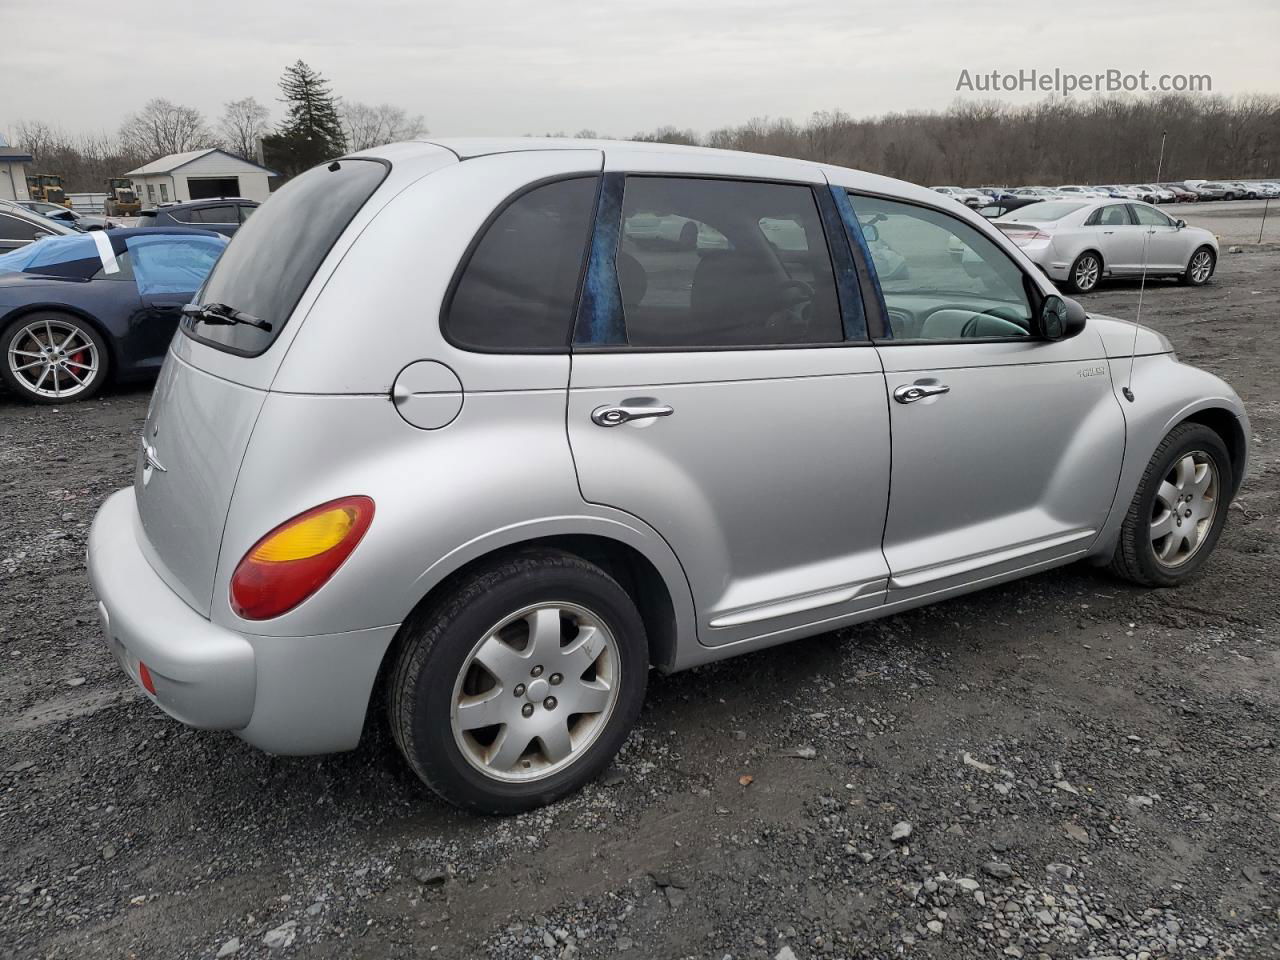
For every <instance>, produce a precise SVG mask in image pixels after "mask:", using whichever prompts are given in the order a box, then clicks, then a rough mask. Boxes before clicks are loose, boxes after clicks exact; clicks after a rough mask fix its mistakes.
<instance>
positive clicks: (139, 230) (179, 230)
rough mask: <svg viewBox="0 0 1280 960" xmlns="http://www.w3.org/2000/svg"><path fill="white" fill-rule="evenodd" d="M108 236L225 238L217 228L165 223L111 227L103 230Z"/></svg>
mask: <svg viewBox="0 0 1280 960" xmlns="http://www.w3.org/2000/svg"><path fill="white" fill-rule="evenodd" d="M102 232H103V233H105V234H106V235H107V236H109V237H125V238H128V237H163V236H166V235H170V234H172V235H174V236H196V237H217V238H218V239H219V240H225V239H227V238H226V237H225V236H223V235H222V234H220V233H218V231H217V230H201V229H199V228H197V227H171V226H168V225H165V226H163V227H112V228H111V229H110V230H103V231H102Z"/></svg>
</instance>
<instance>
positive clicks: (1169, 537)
mask: <svg viewBox="0 0 1280 960" xmlns="http://www.w3.org/2000/svg"><path fill="white" fill-rule="evenodd" d="M1234 484H1235V474H1234V472H1233V470H1232V466H1231V457H1230V455H1229V454H1228V453H1227V448H1226V445H1225V444H1224V443H1223V442H1222V438H1221V437H1220V436H1219V435H1218V434H1217V433H1215V432H1214V431H1213V430H1211V429H1210V428H1208V427H1206V426H1204V425H1203V424H1200V423H1182V424H1179V425H1178V426H1176V427H1174V428H1173V429H1172V430H1170V431H1169V434H1168V436H1166V437H1165V438H1164V440H1162V441H1161V442H1160V446H1158V447H1157V448H1156V452H1155V453H1154V454H1152V456H1151V461H1150V463H1148V464H1147V469H1146V471H1145V472H1144V473H1143V475H1142V480H1141V481H1140V482H1139V483H1138V489H1137V491H1136V492H1135V493H1134V495H1133V502H1132V503H1131V504H1130V505H1129V512H1128V513H1127V514H1126V515H1125V518H1124V523H1123V524H1122V525H1121V528H1120V540H1119V542H1118V543H1117V544H1116V550H1115V554H1114V555H1113V556H1112V558H1111V570H1112V572H1113V573H1114V574H1116V575H1117V576H1119V577H1122V578H1123V579H1125V580H1129V581H1131V582H1133V583H1137V584H1141V585H1143V586H1147V587H1173V586H1177V585H1178V584H1180V583H1183V582H1185V581H1186V580H1189V579H1191V577H1193V576H1195V574H1196V573H1197V572H1199V570H1200V568H1201V567H1202V566H1203V565H1204V563H1205V561H1206V560H1208V558H1209V555H1210V554H1211V553H1212V552H1213V548H1214V546H1216V545H1217V542H1218V537H1219V536H1220V535H1221V534H1222V528H1223V526H1224V525H1225V524H1226V522H1227V508H1228V507H1229V505H1230V502H1231V491H1232V490H1234V489H1235V486H1234ZM1166 530H1167V532H1166ZM1192 540H1194V543H1192V542H1191V541H1192Z"/></svg>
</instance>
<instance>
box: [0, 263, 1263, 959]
mask: <svg viewBox="0 0 1280 960" xmlns="http://www.w3.org/2000/svg"><path fill="white" fill-rule="evenodd" d="M1278 266H1280V252H1278V251H1277V250H1276V249H1275V248H1272V249H1270V250H1256V249H1254V250H1252V251H1251V252H1248V253H1244V254H1239V255H1226V254H1224V256H1223V262H1222V264H1221V267H1220V269H1219V272H1218V276H1217V278H1216V280H1215V282H1213V283H1212V284H1211V285H1209V286H1208V287H1206V288H1203V289H1199V290H1187V289H1186V288H1183V287H1178V286H1175V285H1173V284H1172V283H1166V282H1158V283H1154V284H1152V285H1151V286H1150V287H1149V288H1148V291H1147V299H1146V307H1145V310H1144V317H1145V319H1146V320H1147V321H1148V322H1150V323H1151V324H1152V325H1154V326H1156V327H1158V328H1160V329H1161V330H1163V331H1164V332H1165V333H1166V334H1168V336H1169V337H1170V338H1171V339H1172V340H1173V342H1174V344H1175V346H1176V347H1177V349H1178V352H1179V354H1180V356H1181V357H1182V358H1183V359H1184V360H1187V361H1189V362H1192V363H1195V364H1198V365H1201V366H1203V367H1206V368H1208V369H1209V370H1212V371H1214V372H1216V373H1219V374H1221V375H1223V376H1225V377H1227V378H1228V379H1229V380H1230V381H1231V382H1232V383H1233V384H1234V385H1235V387H1236V388H1237V389H1238V390H1239V392H1240V393H1241V394H1242V396H1243V397H1244V399H1245V401H1246V403H1247V404H1248V405H1249V408H1250V412H1251V414H1252V417H1253V430H1254V434H1255V447H1254V453H1253V462H1252V468H1251V469H1252V474H1251V476H1250V478H1249V481H1248V483H1247V485H1246V487H1245V489H1244V491H1243V495H1242V497H1241V498H1240V500H1239V501H1238V507H1236V508H1233V510H1232V512H1231V518H1230V522H1229V524H1228V526H1227V529H1226V532H1225V534H1224V536H1223V539H1222V542H1221V544H1220V546H1219V548H1218V552H1217V556H1216V557H1215V558H1214V560H1213V562H1212V563H1211V564H1210V565H1209V567H1208V569H1207V572H1206V573H1205V574H1204V576H1203V577H1202V578H1201V579H1200V580H1198V581H1197V582H1195V583H1194V584H1193V585H1190V586H1187V587H1185V588H1183V589H1180V590H1177V591H1157V592H1153V591H1146V590H1139V589H1135V588H1132V587H1129V586H1126V585H1124V584H1121V583H1118V582H1116V581H1114V580H1112V579H1109V578H1108V577H1107V576H1105V575H1103V574H1101V573H1099V572H1096V571H1094V570H1093V569H1091V568H1087V567H1072V568H1067V569H1065V570H1059V571H1055V572H1051V573H1048V574H1045V575H1042V576H1038V577H1035V578H1032V579H1030V580H1026V581H1024V582H1021V583H1017V584H1013V585H1009V586H1004V587H999V588H996V589H992V590H989V591H986V592H984V593H980V594H976V595H973V596H970V597H968V598H965V599H961V600H956V601H951V602H947V603H944V604H941V605H939V606H936V607H933V608H930V609H926V610H921V611H917V612H914V613H910V614H905V615H902V616H898V617H894V618H892V619H889V620H885V621H882V622H880V623H877V624H872V625H869V626H864V627H859V628H855V629H850V630H845V631H841V632H839V633H834V634H828V635H825V636H822V637H818V638H816V639H813V640H810V641H806V642H802V643H798V644H793V645H791V646H788V647H784V648H780V649H776V650H773V651H769V652H765V653H760V654H756V655H753V656H748V657H745V658H741V659H738V660H734V661H731V662H728V663H724V664H719V665H715V666H713V667H709V668H705V669H701V670H698V671H694V672H691V673H687V674H682V675H678V676H674V677H668V678H658V677H655V678H654V682H653V683H652V685H651V692H650V699H649V703H648V705H647V707H646V709H645V713H644V716H643V719H642V723H641V727H640V729H639V730H638V731H637V733H636V735H635V736H634V737H633V738H632V740H631V741H630V742H629V743H628V746H627V748H626V749H625V751H624V753H623V755H622V756H621V757H620V759H619V762H618V764H617V765H616V767H615V768H614V769H613V770H612V771H611V772H610V773H609V775H608V776H606V777H605V778H604V779H603V780H602V781H601V782H600V783H598V784H596V785H593V786H592V787H590V788H589V789H588V790H586V791H585V792H584V793H583V794H581V795H580V796H578V797H576V798H573V799H571V800H568V801H566V802H564V803H561V804H559V805H558V806H556V807H554V808H552V809H548V810H545V811H542V812H539V813H536V814H531V815H526V816H522V817H518V818H514V819H507V820H495V819H478V818H473V817H470V816H466V815H463V814H460V813H458V812H456V811H454V810H452V809H449V808H447V807H445V806H444V805H442V804H441V803H439V802H437V801H436V800H434V799H433V798H432V797H431V796H430V795H429V794H428V793H427V792H426V790H425V789H424V788H422V787H420V786H419V785H418V784H417V782H416V781H414V780H413V779H412V778H411V777H410V775H409V774H407V773H406V771H405V769H404V767H403V766H402V765H401V763H400V762H399V760H398V757H397V756H396V754H395V753H394V751H393V748H392V747H391V746H390V742H389V738H387V737H385V736H382V735H378V734H375V735H374V736H372V737H370V738H366V741H365V743H364V744H363V745H362V747H361V749H360V750H358V751H357V752H355V753H352V754H348V755H343V756H336V757H327V758H310V759H284V758H273V757H268V756H265V755H263V754H260V753H258V752H256V751H254V750H252V749H250V748H249V747H247V746H245V745H244V744H242V743H241V742H240V741H238V740H237V739H236V738H235V737H233V736H231V735H229V734H218V733H205V732H196V731H191V730H187V729H185V728H183V727H181V726H179V725H178V724H176V723H174V722H172V721H170V720H168V719H167V718H166V717H165V716H163V715H162V714H161V713H160V712H159V711H158V710H156V709H155V708H154V707H152V706H151V705H150V704H149V703H148V702H147V701H146V700H145V699H144V698H143V697H142V696H140V695H139V694H138V693H136V692H135V691H133V690H132V689H131V688H130V686H129V685H128V683H127V682H126V681H125V679H124V677H123V676H122V675H121V673H120V672H119V670H118V669H117V668H116V666H115V664H114V663H113V662H112V661H111V659H110V658H109V656H108V654H107V651H106V649H105V648H104V646H103V644H102V643H101V642H100V641H99V637H98V628H97V621H96V618H95V616H94V612H93V601H92V598H91V595H90V591H89V587H88V584H87V582H86V579H85V575H84V572H83V566H82V561H83V553H84V541H85V535H86V532H87V526H88V523H89V521H90V519H91V518H92V516H93V513H94V510H95V509H96V508H97V506H98V504H99V503H101V501H102V500H103V498H104V497H105V496H106V495H107V494H108V492H110V491H111V490H113V489H115V488H116V487H119V486H121V485H124V484H126V483H127V482H128V481H129V477H130V471H131V466H132V463H133V458H134V450H135V449H136V440H135V434H136V431H137V430H138V428H139V425H140V424H141V422H142V419H143V415H144V413H145V409H146V405H147V393H146V391H145V390H133V391H129V392H119V393H114V394H109V395H108V396H106V397H105V398H103V399H100V400H97V401H94V402H90V403H87V404H82V405H70V406H67V407H64V408H62V409H58V410H53V409H35V408H31V407H24V406H18V405H16V404H14V403H12V402H11V401H9V400H8V399H7V398H3V397H0V503H2V504H3V511H2V512H0V663H2V664H3V667H2V668H0V956H4V957H85V956H104V957H166V958H169V957H213V956H214V955H215V954H216V955H217V956H220V957H225V956H230V955H234V956H236V957H262V956H266V955H271V956H277V957H280V956H283V957H289V956H298V957H320V958H338V957H371V958H373V957H376V958H382V957H410V956H412V957H424V956H433V957H445V958H468V957H496V958H516V957H520V958H530V957H541V958H544V960H552V958H569V957H578V958H595V957H615V956H618V957H623V958H631V957H635V958H649V957H664V958H665V957H699V958H703V957H705V958H712V960H721V958H723V957H725V956H732V957H734V958H739V960H741V958H775V957H777V958H787V957H792V956H794V957H797V958H810V957H827V956H831V957H868V958H870V957H876V958H882V957H890V956H899V955H906V956H917V957H934V958H951V957H963V956H980V957H1027V958H1037V957H1054V958H1060V957H1104V956H1115V957H1128V958H1147V957H1153V958H1158V957H1163V956H1165V955H1171V956H1177V957H1184V956H1186V957H1241V958H1245V957H1247V958H1256V957H1275V956H1280V946H1278V944H1280V852H1278V849H1277V848H1278V846H1280V845H1278V844H1277V840H1278V839H1280V751H1278V750H1277V744H1278V742H1280V732H1278V731H1277V720H1278V719H1280V684H1278V683H1277V680H1276V677H1277V668H1280V638H1278V636H1277V628H1278V627H1280V591H1278V590H1277V576H1276V575H1277V571H1278V569H1280V567H1278V565H1277V558H1278V553H1280V541H1278V540H1277V518H1278V517H1280V402H1278V401H1277V399H1276V396H1275V389H1276V387H1277V384H1278V379H1277V378H1278V374H1280V338H1277V337H1276V336H1275V327H1276V323H1277V321H1278V320H1280V270H1277V267H1278ZM1136 301H1137V287H1136V285H1133V284H1125V285H1110V286H1106V287H1104V288H1103V289H1102V291H1101V292H1100V293H1098V294H1096V295H1094V296H1092V297H1090V298H1088V300H1087V305H1088V306H1089V307H1090V308H1091V309H1094V310H1097V311H1101V312H1107V313H1113V314H1117V315H1119V316H1132V314H1133V310H1134V307H1135V304H1136ZM902 824H909V827H908V826H902ZM895 828H896V834H897V836H898V839H897V840H896V841H895V839H893V837H894V834H895ZM908 830H909V831H910V832H909V835H905V836H904V834H906V833H907V831H908ZM268 943H273V944H277V946H275V947H269V946H268V945H267V944H268Z"/></svg>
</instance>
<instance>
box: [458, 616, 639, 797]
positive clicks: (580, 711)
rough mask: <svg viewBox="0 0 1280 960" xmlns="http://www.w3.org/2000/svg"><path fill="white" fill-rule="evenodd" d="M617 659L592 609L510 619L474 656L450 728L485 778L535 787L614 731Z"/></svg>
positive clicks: (614, 647)
mask: <svg viewBox="0 0 1280 960" xmlns="http://www.w3.org/2000/svg"><path fill="white" fill-rule="evenodd" d="M619 668H620V656H619V651H618V644H617V641H616V640H615V639H614V636H613V634H612V632H610V630H609V628H608V627H607V626H606V625H605V624H604V622H603V621H602V620H601V619H600V618H599V617H598V616H596V615H595V614H594V613H592V612H591V611H590V610H588V609H586V608H585V607H581V606H578V605H576V604H571V603H546V604H538V605H536V606H532V607H526V608H524V609H522V610H519V611H517V612H516V613H513V614H511V615H510V616H509V617H507V618H505V619H504V620H503V621H502V622H500V623H499V624H497V625H496V626H495V627H494V628H493V629H492V630H490V631H488V633H486V634H485V636H484V637H483V638H482V639H481V640H480V642H479V643H477V644H476V645H475V647H474V648H472V650H471V653H470V654H469V655H468V656H467V659H466V660H465V661H464V663H463V666H462V669H461V671H459V674H458V678H457V681H456V682H455V684H454V690H453V699H452V701H451V709H450V723H451V725H452V729H453V736H454V741H455V743H456V744H457V745H458V748H459V750H460V751H461V752H462V755H463V756H464V757H465V758H466V760H467V762H468V763H469V764H470V765H471V766H472V767H474V768H475V769H477V770H479V771H480V772H481V773H482V774H484V775H485V776H486V777H490V778H493V779H496V780H503V781H520V782H528V781H530V780H538V779H542V778H544V777H548V776H550V775H552V774H554V773H556V772H558V771H560V770H562V769H564V768H565V767H567V766H568V765H569V764H571V763H573V762H574V761H575V760H577V759H578V758H579V757H581V756H582V755H583V754H584V753H586V752H587V750H588V749H589V748H590V746H591V745H592V744H593V743H594V742H595V741H596V739H597V738H598V737H599V735H600V734H601V732H602V731H603V730H604V729H605V727H607V726H608V723H609V718H610V715H611V714H612V712H613V708H614V706H615V704H616V703H617V700H618V694H619V690H620V689H621V687H620V684H619V679H620V678H619V675H618V671H619Z"/></svg>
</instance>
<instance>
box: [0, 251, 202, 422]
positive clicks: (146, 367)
mask: <svg viewBox="0 0 1280 960" xmlns="http://www.w3.org/2000/svg"><path fill="white" fill-rule="evenodd" d="M226 245H227V238H226V237H224V236H222V235H221V234H218V233H213V232H212V231H208V230H192V229H184V228H178V227H173V228H168V229H156V228H151V229H143V230H137V229H126V230H104V231H95V232H93V233H82V234H74V235H70V236H58V237H46V238H44V239H41V240H38V241H36V242H34V243H30V244H28V245H26V246H24V247H22V248H20V249H18V250H15V251H13V252H12V253H8V254H5V255H4V256H0V379H3V380H4V383H5V385H6V386H8V388H9V389H10V390H11V391H13V392H14V393H15V394H17V396H18V397H20V398H21V399H24V400H28V401H31V402H33V403H65V402H67V401H70V400H86V399H88V398H89V397H91V396H93V395H94V394H95V393H97V392H98V390H99V389H101V388H102V385H103V384H104V383H106V382H107V380H108V379H109V378H110V379H115V380H128V379H136V378H139V377H144V376H146V375H148V374H153V373H155V371H156V370H157V369H158V368H159V366H160V364H161V362H162V361H163V360H164V355H165V351H166V350H167V349H168V347H169V341H170V340H171V339H172V338H173V333H174V331H175V330H176V329H177V326H178V321H179V320H180V319H181V317H182V306H183V304H185V303H188V302H190V301H191V300H192V299H194V297H195V293H196V291H197V290H198V289H200V285H201V284H203V283H204V279H205V277H207V276H208V275H209V271H210V270H212V269H213V265H214V263H216V262H217V259H218V257H219V256H221V254H222V251H223V248H225V247H226Z"/></svg>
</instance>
